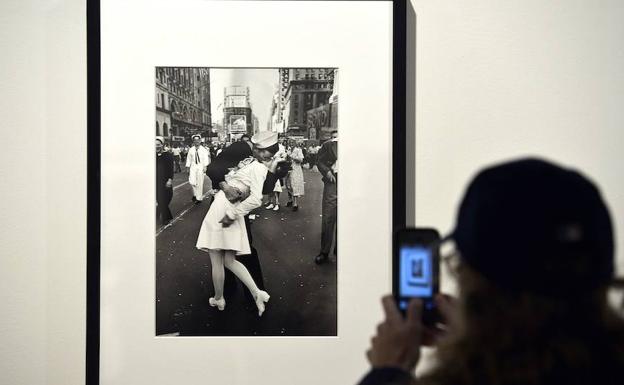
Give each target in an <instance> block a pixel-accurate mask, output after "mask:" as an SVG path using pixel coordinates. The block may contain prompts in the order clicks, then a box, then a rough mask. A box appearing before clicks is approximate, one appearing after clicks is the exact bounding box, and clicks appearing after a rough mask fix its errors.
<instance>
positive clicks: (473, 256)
mask: <svg viewBox="0 0 624 385" xmlns="http://www.w3.org/2000/svg"><path fill="white" fill-rule="evenodd" d="M444 240H452V241H454V243H455V247H456V252H453V253H450V254H449V255H447V256H444V257H442V258H441V260H442V261H443V262H444V263H445V264H446V265H447V266H448V269H449V271H450V273H451V274H453V275H454V276H455V277H456V280H457V283H458V289H459V297H458V298H457V299H453V298H451V297H449V296H446V295H442V294H436V295H434V302H435V305H436V307H437V310H438V314H439V318H438V320H437V321H436V322H435V323H434V324H429V325H428V324H426V323H425V322H423V319H422V317H423V303H424V302H426V301H423V300H422V299H417V298H412V299H411V300H410V301H409V305H408V306H407V308H406V309H405V313H406V314H405V315H403V314H401V311H400V309H399V306H397V303H396V299H395V298H394V297H392V296H388V297H384V298H383V300H382V303H383V308H384V312H385V316H386V318H385V320H384V321H383V322H382V323H381V324H380V325H379V327H378V329H377V334H376V335H375V336H374V337H373V339H372V344H371V345H372V346H371V348H370V350H368V352H367V357H368V360H369V362H370V364H371V366H372V370H371V371H370V372H369V373H368V374H367V375H366V376H365V377H364V378H363V379H362V380H361V382H360V385H381V384H393V385H403V384H404V385H407V384H431V385H451V384H452V385H462V384H464V385H472V384H474V385H477V384H478V385H490V384H523V385H533V384H534V385H541V384H601V385H605V384H607V385H610V384H613V385H615V384H620V383H621V382H622V378H624V321H623V319H622V318H621V316H620V315H618V314H617V313H616V311H615V310H614V309H613V308H612V307H611V306H610V305H609V303H608V299H607V291H608V289H609V287H610V286H612V285H613V284H614V282H615V279H614V240H613V229H612V225H611V219H610V216H609V212H608V209H607V206H606V204H605V202H604V200H603V199H602V197H601V194H600V192H599V191H598V189H597V188H596V186H595V185H594V184H593V183H592V182H591V181H589V180H588V179H587V178H586V177H584V176H583V175H581V174H580V173H578V172H576V171H573V170H570V169H566V168H562V167H560V166H557V165H554V164H552V163H549V162H546V161H544V160H539V159H522V160H518V161H513V162H509V163H504V164H501V165H497V166H494V167H490V168H487V169H485V170H483V171H481V172H480V173H479V174H478V175H477V176H476V177H475V178H474V179H473V181H472V182H471V183H470V185H469V187H468V189H467V191H466V193H465V195H464V198H463V200H462V202H461V205H460V208H459V212H458V215H457V222H456V227H455V230H454V231H453V232H452V234H451V235H450V236H448V237H445V238H444ZM438 244H439V242H438ZM397 268H398V267H397ZM399 300H400V297H399ZM425 345H435V346H436V347H437V350H436V351H435V360H434V366H433V368H432V369H430V370H429V371H428V372H426V373H425V374H423V375H421V376H419V378H416V377H415V376H414V374H413V371H414V368H415V367H416V365H417V363H418V361H419V359H420V348H421V346H425Z"/></svg>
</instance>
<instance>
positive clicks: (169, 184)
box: [165, 178, 173, 188]
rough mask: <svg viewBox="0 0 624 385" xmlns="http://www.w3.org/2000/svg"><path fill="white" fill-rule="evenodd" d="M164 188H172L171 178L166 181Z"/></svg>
mask: <svg viewBox="0 0 624 385" xmlns="http://www.w3.org/2000/svg"><path fill="white" fill-rule="evenodd" d="M165 186H166V187H167V188H171V186H173V182H172V181H171V178H169V179H167V183H165Z"/></svg>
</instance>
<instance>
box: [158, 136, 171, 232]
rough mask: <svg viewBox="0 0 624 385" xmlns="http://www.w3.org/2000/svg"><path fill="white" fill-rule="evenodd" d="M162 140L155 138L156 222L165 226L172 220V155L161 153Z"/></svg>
mask: <svg viewBox="0 0 624 385" xmlns="http://www.w3.org/2000/svg"><path fill="white" fill-rule="evenodd" d="M163 145H164V140H163V138H162V137H160V136H158V137H156V203H157V206H156V221H157V222H158V223H159V224H161V225H166V224H167V223H169V221H171V219H173V215H171V210H170V209H169V203H171V198H173V155H171V153H170V152H165V151H163Z"/></svg>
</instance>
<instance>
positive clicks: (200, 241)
mask: <svg viewBox="0 0 624 385" xmlns="http://www.w3.org/2000/svg"><path fill="white" fill-rule="evenodd" d="M191 139H192V145H191V146H178V145H177V144H174V145H173V147H169V146H168V144H167V143H165V141H164V139H163V138H162V137H157V138H156V163H157V168H156V170H157V172H156V183H157V186H156V190H157V194H156V196H157V205H156V206H157V207H156V208H157V220H158V221H159V224H160V225H163V226H164V225H167V224H169V223H170V221H171V220H172V214H171V211H170V210H169V203H170V202H171V199H172V197H173V182H172V181H173V176H174V174H175V172H176V171H178V170H179V171H181V167H180V164H181V163H182V162H184V164H185V166H186V169H187V170H188V183H189V184H190V185H191V186H192V189H193V194H192V196H191V200H192V201H193V202H194V203H195V204H196V205H199V204H201V203H202V202H203V201H204V199H203V198H204V197H206V196H212V197H213V199H209V201H210V207H209V209H208V212H207V214H206V216H205V217H204V220H203V221H202V223H201V224H198V237H197V243H196V248H197V249H198V250H201V251H204V252H206V253H208V255H209V256H210V261H211V265H212V280H213V285H214V293H215V294H214V296H213V297H210V298H209V300H208V302H209V304H210V305H211V306H213V307H217V308H218V309H219V310H224V309H225V298H224V284H225V280H226V278H227V272H226V269H227V271H229V272H231V273H232V274H234V275H235V276H236V278H238V279H239V280H240V281H241V282H242V283H243V284H244V285H245V286H246V287H247V288H248V290H249V294H250V295H251V297H252V299H253V301H254V302H255V304H256V306H257V309H258V315H259V316H261V315H262V313H263V312H264V310H265V304H266V303H267V302H268V300H269V298H270V295H269V293H267V292H266V291H265V290H264V279H263V277H262V269H261V266H260V263H259V259H258V252H257V250H256V249H255V248H254V247H253V244H252V236H251V230H250V228H251V220H250V216H249V215H250V213H251V212H252V211H254V210H256V209H258V208H260V207H262V206H264V207H265V208H266V209H268V210H273V211H279V210H280V205H281V204H280V193H282V192H284V190H285V191H286V193H287V197H288V201H287V203H286V206H287V207H290V208H291V210H292V211H293V212H297V211H298V210H299V208H300V206H301V205H302V204H303V202H302V199H303V197H304V195H305V177H304V171H303V169H304V167H305V168H309V169H310V170H313V171H314V170H318V172H319V173H320V174H321V175H320V176H318V177H319V178H321V179H322V180H323V182H324V189H323V203H322V216H323V219H322V227H321V229H320V230H321V231H320V233H321V245H320V254H319V255H317V256H316V257H315V258H314V260H315V262H316V263H317V264H322V263H327V262H328V261H329V253H330V251H331V246H332V245H334V254H336V255H337V253H336V246H335V245H336V242H335V240H336V238H337V234H336V222H337V180H338V161H337V152H338V147H337V146H338V135H337V132H333V133H332V136H331V138H330V140H327V141H326V142H324V144H323V145H322V146H319V145H310V146H309V147H308V148H305V146H304V145H303V143H302V142H297V141H294V140H288V139H281V140H278V134H277V133H273V132H268V131H264V132H259V133H257V134H255V135H254V136H253V137H250V136H249V135H243V136H242V137H241V138H240V139H239V140H238V141H236V142H233V143H231V144H229V145H225V144H215V145H213V144H207V143H205V142H203V141H202V138H201V137H200V136H199V135H194V136H193V137H192V138H191ZM176 164H177V165H176ZM179 171H178V172H179ZM205 178H208V181H209V183H208V184H209V185H210V187H209V189H208V191H207V192H204V190H203V188H204V179H205Z"/></svg>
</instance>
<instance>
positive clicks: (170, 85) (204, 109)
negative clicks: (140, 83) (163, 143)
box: [156, 67, 212, 142]
mask: <svg viewBox="0 0 624 385" xmlns="http://www.w3.org/2000/svg"><path fill="white" fill-rule="evenodd" d="M195 134H199V135H201V136H202V137H204V138H209V137H210V136H211V134H212V114H211V111H210V70H209V69H208V68H205V67H193V68H190V67H188V68H182V67H156V135H160V136H163V137H165V140H168V141H172V142H190V137H191V135H195Z"/></svg>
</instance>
